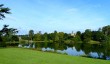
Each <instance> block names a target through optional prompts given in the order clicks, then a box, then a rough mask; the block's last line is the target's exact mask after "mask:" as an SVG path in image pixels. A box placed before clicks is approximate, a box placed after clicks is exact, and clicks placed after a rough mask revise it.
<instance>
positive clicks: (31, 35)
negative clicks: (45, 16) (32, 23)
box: [29, 30, 34, 40]
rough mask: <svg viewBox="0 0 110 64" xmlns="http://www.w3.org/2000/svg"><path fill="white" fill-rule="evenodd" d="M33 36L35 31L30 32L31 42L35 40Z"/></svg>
mask: <svg viewBox="0 0 110 64" xmlns="http://www.w3.org/2000/svg"><path fill="white" fill-rule="evenodd" d="M33 36H34V31H33V30H30V31H29V38H30V39H31V40H33Z"/></svg>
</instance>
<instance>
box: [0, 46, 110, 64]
mask: <svg viewBox="0 0 110 64" xmlns="http://www.w3.org/2000/svg"><path fill="white" fill-rule="evenodd" d="M0 64H110V60H100V59H92V58H85V57H78V56H68V55H63V54H56V53H49V52H41V51H35V50H29V49H21V48H1V49H0Z"/></svg>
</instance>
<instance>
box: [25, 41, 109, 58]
mask: <svg viewBox="0 0 110 64" xmlns="http://www.w3.org/2000/svg"><path fill="white" fill-rule="evenodd" d="M24 47H25V48H36V49H37V48H39V49H41V50H42V51H48V52H49V51H50V52H57V53H62V54H67V55H71V56H83V57H88V58H97V59H104V60H110V49H109V48H108V47H107V46H104V45H98V44H87V43H86V44H84V43H77V44H74V45H67V44H64V43H44V42H43V43H34V44H30V45H28V44H26V45H25V46H24Z"/></svg>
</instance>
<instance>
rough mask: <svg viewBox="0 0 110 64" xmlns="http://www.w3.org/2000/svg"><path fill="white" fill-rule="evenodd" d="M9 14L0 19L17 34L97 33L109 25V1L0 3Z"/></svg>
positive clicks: (5, 0) (17, 0)
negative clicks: (90, 31) (54, 32)
mask: <svg viewBox="0 0 110 64" xmlns="http://www.w3.org/2000/svg"><path fill="white" fill-rule="evenodd" d="M0 4H4V5H5V7H9V8H10V9H11V10H10V11H11V12H12V14H10V15H6V18H5V19H4V20H0V21H1V22H0V29H1V28H2V26H3V25H4V24H8V25H10V27H13V28H17V29H18V30H19V34H27V33H28V31H29V30H31V29H32V30H34V32H35V33H36V32H38V31H42V32H53V31H54V30H57V31H63V32H67V33H71V32H72V31H74V32H76V31H84V30H85V29H92V30H97V29H98V28H100V27H103V26H106V25H109V24H110V21H109V20H110V18H109V17H110V13H109V12H110V8H109V6H110V0H0Z"/></svg>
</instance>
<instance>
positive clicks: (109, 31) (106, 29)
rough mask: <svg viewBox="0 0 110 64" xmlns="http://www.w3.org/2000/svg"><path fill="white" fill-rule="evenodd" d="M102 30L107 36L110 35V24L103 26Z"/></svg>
mask: <svg viewBox="0 0 110 64" xmlns="http://www.w3.org/2000/svg"><path fill="white" fill-rule="evenodd" d="M102 32H103V33H104V34H105V35H106V36H109V35H110V25H108V26H104V27H103V28H102Z"/></svg>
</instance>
